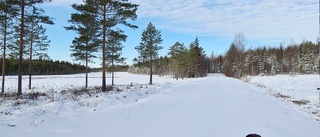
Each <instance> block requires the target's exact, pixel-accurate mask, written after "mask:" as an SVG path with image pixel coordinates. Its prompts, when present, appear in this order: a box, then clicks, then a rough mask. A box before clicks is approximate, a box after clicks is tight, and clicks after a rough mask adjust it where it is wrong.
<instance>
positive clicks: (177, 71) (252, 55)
mask: <svg viewBox="0 0 320 137" xmlns="http://www.w3.org/2000/svg"><path fill="white" fill-rule="evenodd" d="M196 41H198V40H196ZM194 43H198V42H194ZM194 43H191V44H190V46H189V48H188V47H185V46H184V45H182V46H181V47H182V48H174V46H176V45H177V44H174V45H173V46H172V47H171V48H170V50H169V53H168V55H169V56H164V57H160V58H156V59H154V61H153V64H154V65H153V70H154V71H153V73H154V74H158V75H171V76H172V77H174V78H184V77H189V78H190V77H203V76H206V74H207V73H223V74H225V75H226V76H228V77H236V78H240V77H243V76H246V75H262V76H263V75H277V74H317V73H320V70H319V63H320V57H319V44H318V43H313V42H311V41H303V42H301V43H299V44H297V43H292V44H289V45H286V46H285V45H283V44H280V45H279V46H276V47H266V46H262V47H258V48H255V49H248V50H245V45H244V38H243V36H242V35H239V36H236V38H235V40H234V42H233V43H232V44H231V45H230V47H229V50H228V51H227V52H226V54H225V55H218V56H216V55H214V54H213V52H212V53H211V55H210V56H209V57H208V56H207V55H206V54H204V52H203V51H202V48H201V47H200V46H199V45H198V44H196V45H197V46H193V45H195V44H194ZM178 44H179V43H178ZM173 49H175V52H176V53H175V54H172V53H173ZM147 66H148V62H142V63H140V62H139V63H136V64H134V65H133V66H131V67H130V68H129V72H132V73H142V74H148V72H149V68H148V67H147Z"/></svg>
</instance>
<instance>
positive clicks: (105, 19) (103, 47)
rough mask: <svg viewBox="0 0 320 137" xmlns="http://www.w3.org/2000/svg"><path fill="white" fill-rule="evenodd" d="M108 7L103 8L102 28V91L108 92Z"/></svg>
mask: <svg viewBox="0 0 320 137" xmlns="http://www.w3.org/2000/svg"><path fill="white" fill-rule="evenodd" d="M106 6H107V5H106V4H105V5H104V6H103V27H102V29H103V30H102V33H103V34H102V37H103V38H102V91H107V84H106V28H107V26H106V21H107V17H106V14H107V13H106V12H107V7H106Z"/></svg>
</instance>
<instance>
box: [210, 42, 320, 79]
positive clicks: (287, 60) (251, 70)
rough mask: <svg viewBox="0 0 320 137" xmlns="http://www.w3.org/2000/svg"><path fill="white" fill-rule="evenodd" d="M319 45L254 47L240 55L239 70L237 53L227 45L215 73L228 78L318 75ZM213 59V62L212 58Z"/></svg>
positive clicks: (234, 48) (307, 43) (304, 43)
mask: <svg viewBox="0 0 320 137" xmlns="http://www.w3.org/2000/svg"><path fill="white" fill-rule="evenodd" d="M318 49H319V45H318V44H316V43H312V42H311V41H303V42H302V43H300V44H294V43H292V44H290V45H288V46H286V47H284V45H282V44H280V45H279V46H278V47H265V46H264V47H258V48H256V49H249V50H247V51H244V52H242V53H241V54H242V55H243V58H242V60H240V62H239V64H241V67H242V71H241V72H240V71H239V70H238V69H235V68H236V67H237V66H235V64H236V60H235V58H234V56H236V55H237V54H238V52H236V47H235V46H233V44H232V45H231V46H230V48H229V50H228V52H227V54H226V56H225V57H224V59H222V60H220V61H219V63H223V66H222V67H218V70H219V71H222V72H224V73H225V75H226V76H230V77H241V76H244V75H276V74H295V73H296V74H316V73H318V72H319V50H318ZM214 60H217V58H215V59H214Z"/></svg>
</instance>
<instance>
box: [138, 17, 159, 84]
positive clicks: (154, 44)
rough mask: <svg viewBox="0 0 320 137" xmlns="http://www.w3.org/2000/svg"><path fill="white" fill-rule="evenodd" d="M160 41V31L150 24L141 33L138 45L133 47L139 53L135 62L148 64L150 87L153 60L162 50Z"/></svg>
mask: <svg viewBox="0 0 320 137" xmlns="http://www.w3.org/2000/svg"><path fill="white" fill-rule="evenodd" d="M162 41H163V40H162V38H161V31H159V30H157V29H156V27H155V26H154V25H152V23H151V22H150V23H149V24H148V26H147V28H146V29H145V30H143V32H142V36H141V42H140V44H139V45H138V46H136V47H135V49H136V50H137V51H138V52H139V53H140V55H139V56H138V59H137V60H136V61H138V62H144V61H147V62H149V75H150V82H149V84H150V85H152V73H153V72H152V64H153V59H155V58H157V57H158V51H159V50H161V49H162V48H163V47H162V46H160V44H162Z"/></svg>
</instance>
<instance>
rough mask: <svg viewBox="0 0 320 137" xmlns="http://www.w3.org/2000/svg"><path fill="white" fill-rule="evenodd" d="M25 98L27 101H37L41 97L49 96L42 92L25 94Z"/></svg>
mask: <svg viewBox="0 0 320 137" xmlns="http://www.w3.org/2000/svg"><path fill="white" fill-rule="evenodd" d="M24 96H25V98H27V99H31V100H37V99H38V98H39V97H41V96H47V94H46V93H41V92H31V93H27V94H25V95H24Z"/></svg>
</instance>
